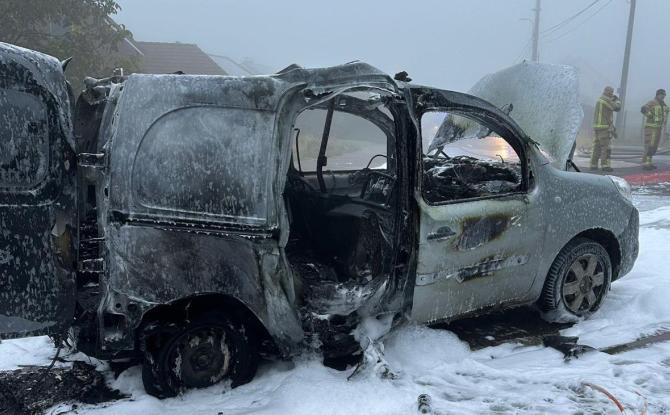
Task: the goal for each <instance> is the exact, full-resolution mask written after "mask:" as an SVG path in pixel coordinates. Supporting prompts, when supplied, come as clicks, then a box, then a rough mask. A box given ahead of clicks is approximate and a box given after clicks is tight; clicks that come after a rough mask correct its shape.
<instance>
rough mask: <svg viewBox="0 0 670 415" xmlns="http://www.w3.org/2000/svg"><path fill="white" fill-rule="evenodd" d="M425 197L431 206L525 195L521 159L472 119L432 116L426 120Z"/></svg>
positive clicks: (448, 115)
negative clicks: (496, 196) (480, 198)
mask: <svg viewBox="0 0 670 415" xmlns="http://www.w3.org/2000/svg"><path fill="white" fill-rule="evenodd" d="M421 129H422V137H423V141H424V143H423V148H424V157H423V169H424V175H423V197H424V198H425V199H426V201H427V202H428V203H431V204H439V203H444V202H450V201H456V200H464V199H471V198H478V197H487V196H494V195H501V194H506V193H514V192H519V191H522V190H523V189H522V186H523V181H522V177H523V174H522V166H521V163H522V161H521V160H522V158H521V157H519V155H518V154H517V153H516V150H514V147H512V145H510V143H509V142H508V141H506V139H505V138H503V137H501V136H499V135H498V134H497V133H496V132H495V131H494V130H491V129H490V128H488V127H486V126H485V125H483V124H481V123H480V122H478V121H477V120H476V119H474V118H472V116H467V115H464V114H458V113H442V112H429V113H426V114H424V116H423V118H422V119H421Z"/></svg>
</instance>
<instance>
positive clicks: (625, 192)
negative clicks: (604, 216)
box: [607, 176, 633, 201]
mask: <svg viewBox="0 0 670 415" xmlns="http://www.w3.org/2000/svg"><path fill="white" fill-rule="evenodd" d="M607 177H609V178H610V180H611V181H612V183H614V186H616V188H617V189H618V190H619V193H621V196H623V197H625V198H626V200H628V201H632V200H633V191H632V190H631V188H630V184H628V182H627V181H626V180H625V179H622V178H621V177H617V176H607Z"/></svg>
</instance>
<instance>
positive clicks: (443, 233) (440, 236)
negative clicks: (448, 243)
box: [426, 226, 456, 242]
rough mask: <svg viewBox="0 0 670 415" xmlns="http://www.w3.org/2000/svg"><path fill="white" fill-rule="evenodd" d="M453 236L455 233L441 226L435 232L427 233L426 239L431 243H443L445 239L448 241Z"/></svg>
mask: <svg viewBox="0 0 670 415" xmlns="http://www.w3.org/2000/svg"><path fill="white" fill-rule="evenodd" d="M454 235H456V232H454V231H452V230H451V228H450V227H448V226H442V227H441V228H439V229H438V230H436V231H435V232H431V233H429V234H428V237H427V238H426V239H428V240H429V241H432V242H436V241H444V240H445V239H449V238H451V237H452V236H454Z"/></svg>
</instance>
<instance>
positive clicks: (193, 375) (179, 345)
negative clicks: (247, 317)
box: [142, 312, 258, 398]
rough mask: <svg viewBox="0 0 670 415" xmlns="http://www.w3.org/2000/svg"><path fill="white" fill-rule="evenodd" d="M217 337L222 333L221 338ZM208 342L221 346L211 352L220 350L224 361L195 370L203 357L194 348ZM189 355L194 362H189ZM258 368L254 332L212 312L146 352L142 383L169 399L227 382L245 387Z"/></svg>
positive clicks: (205, 363) (172, 332) (152, 392)
mask: <svg viewBox="0 0 670 415" xmlns="http://www.w3.org/2000/svg"><path fill="white" fill-rule="evenodd" d="M203 333H211V334H210V335H203ZM214 333H219V337H218V338H217V335H215V334H214ZM217 339H218V340H217ZM206 342H209V343H211V344H212V345H220V346H219V347H216V348H214V347H209V349H212V350H215V349H220V350H221V357H220V358H219V359H217V358H214V359H210V361H208V360H207V358H204V361H202V362H201V367H199V368H198V367H195V365H194V364H193V363H192V362H193V361H194V360H196V361H197V360H198V357H200V356H197V355H196V354H197V350H196V351H195V352H194V351H193V346H196V349H197V346H198V344H206ZM185 350H186V351H187V352H189V353H185ZM223 350H225V351H226V352H224V351H223ZM188 355H190V356H191V358H190V359H189V358H186V356H188ZM223 356H227V357H223ZM212 361H213V362H212ZM185 362H189V363H185ZM211 363H213V365H212V364H211ZM257 366H258V352H257V341H256V338H255V336H254V335H253V333H252V331H251V330H248V329H247V327H246V326H245V325H244V324H242V323H240V322H239V321H238V320H237V319H235V318H232V317H231V316H229V315H227V314H224V313H221V312H209V313H205V314H202V315H200V316H198V317H196V318H194V319H193V320H192V321H190V322H186V323H183V324H178V325H176V327H174V328H172V329H171V330H170V331H169V332H168V334H167V336H164V337H163V338H162V341H161V343H160V345H158V346H157V347H153V348H151V349H150V350H147V351H146V352H145V359H144V362H143V365H142V381H143V383H144V389H145V391H146V392H147V393H148V394H150V395H153V396H156V397H158V398H167V397H172V396H176V395H178V394H179V393H181V392H182V391H184V390H186V389H190V388H203V387H208V386H211V385H214V384H216V383H218V382H220V381H225V380H230V381H231V386H232V387H237V386H239V385H243V384H245V383H248V382H250V381H251V380H252V379H253V377H254V375H255V374H256V368H257ZM218 367H221V370H220V371H218V370H217V368H218ZM212 370H215V372H214V373H212ZM185 373H187V374H188V376H187V375H185Z"/></svg>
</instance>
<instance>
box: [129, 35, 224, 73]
mask: <svg viewBox="0 0 670 415" xmlns="http://www.w3.org/2000/svg"><path fill="white" fill-rule="evenodd" d="M119 52H120V53H121V54H122V55H125V56H128V57H131V58H134V60H136V62H137V64H138V66H139V68H140V69H139V71H137V72H140V73H175V72H183V73H186V74H194V75H228V72H226V71H225V70H223V69H222V68H221V67H220V66H219V65H217V64H216V62H214V60H212V58H211V57H210V56H209V55H207V54H206V53H205V52H203V51H202V49H200V48H199V47H198V45H195V44H192V43H180V42H143V41H136V40H132V39H126V41H125V42H124V43H123V44H122V45H120V46H119Z"/></svg>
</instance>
